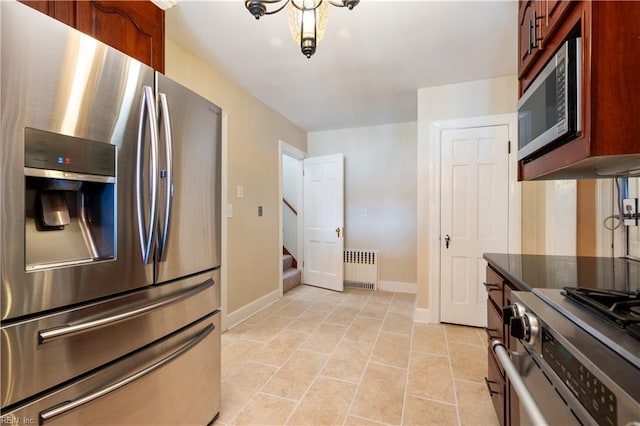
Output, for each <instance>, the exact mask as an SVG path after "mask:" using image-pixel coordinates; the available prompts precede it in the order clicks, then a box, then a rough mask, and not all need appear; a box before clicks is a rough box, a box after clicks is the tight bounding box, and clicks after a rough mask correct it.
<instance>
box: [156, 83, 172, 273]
mask: <svg viewBox="0 0 640 426" xmlns="http://www.w3.org/2000/svg"><path fill="white" fill-rule="evenodd" d="M158 98H159V99H158V100H159V103H158V105H159V108H160V113H161V115H160V125H161V126H164V149H165V153H166V155H165V158H166V161H167V164H166V170H165V173H164V178H165V179H166V183H165V194H166V195H165V205H164V223H163V224H162V231H161V232H162V234H161V235H160V256H159V258H160V261H161V262H162V261H164V260H166V257H167V250H166V248H167V239H168V236H169V224H170V222H171V207H172V206H173V151H172V149H171V148H172V145H173V140H172V138H171V116H170V114H169V102H167V95H166V94H164V93H159V94H158Z"/></svg>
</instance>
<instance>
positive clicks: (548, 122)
mask: <svg viewBox="0 0 640 426" xmlns="http://www.w3.org/2000/svg"><path fill="white" fill-rule="evenodd" d="M581 59H582V39H581V38H575V39H571V40H567V41H566V42H565V43H564V44H563V45H562V46H561V47H560V49H559V50H558V52H557V53H556V54H555V55H554V56H553V57H552V58H551V60H550V61H549V62H548V63H547V65H546V66H545V67H544V69H543V70H542V71H541V72H540V74H539V75H538V76H537V77H536V78H535V80H534V81H533V82H532V83H531V85H530V86H529V87H528V88H527V90H526V91H525V92H524V94H523V95H522V97H521V98H520V100H519V101H518V160H525V161H526V159H531V158H535V157H537V156H539V155H541V154H544V153H545V152H548V151H549V150H551V149H553V148H555V147H557V146H558V145H561V144H562V143H565V142H567V141H569V140H571V139H574V138H575V137H576V136H578V135H580V132H581V130H582V122H581V120H582V119H581V116H582V102H581V98H582V90H581V88H582V60H581Z"/></svg>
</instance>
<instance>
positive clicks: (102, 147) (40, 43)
mask: <svg viewBox="0 0 640 426" xmlns="http://www.w3.org/2000/svg"><path fill="white" fill-rule="evenodd" d="M0 15H1V16H0V20H1V24H0V25H1V26H0V34H1V35H0V55H1V71H0V80H1V86H0V98H1V104H0V105H1V106H0V107H1V111H0V114H1V122H2V133H1V137H2V140H1V141H0V142H1V149H0V155H1V156H2V157H0V162H1V167H2V168H1V170H0V190H1V194H0V214H1V226H0V244H1V245H0V248H1V250H2V251H1V253H0V268H1V280H2V281H1V283H0V297H1V299H0V302H1V317H0V320H1V324H0V350H1V354H0V355H1V358H0V367H1V371H0V375H1V395H0V399H1V404H2V405H1V406H2V417H0V423H7V422H12V423H14V424H15V423H16V422H19V423H20V424H27V423H31V424H65V425H68V424H83V425H85V424H108V425H116V424H123V425H136V424H139V425H142V424H145V425H150V424H153V425H157V424H180V425H187V424H197V425H204V424H208V423H209V422H212V421H213V420H214V419H215V418H216V417H217V415H218V413H219V411H220V313H219V312H220V311H219V309H220V272H219V271H220V221H221V216H220V134H221V133H220V124H221V119H220V109H219V108H218V107H216V106H215V105H213V104H211V103H210V102H208V101H207V100H205V99H203V98H202V97H200V96H198V95H197V94H195V93H193V92H191V91H189V90H187V89H185V88H184V87H182V86H180V85H179V84H177V83H175V82H173V81H171V80H169V79H168V78H166V77H165V76H163V75H161V74H158V73H156V72H154V71H153V70H152V69H151V68H149V67H147V66H145V65H143V64H141V63H140V62H138V61H136V60H134V59H132V58H130V57H128V56H126V55H124V54H122V53H120V52H118V51H116V50H114V49H111V48H109V47H108V46H106V45H104V44H102V43H100V42H98V41H96V40H94V39H92V38H91V37H88V36H86V35H84V34H82V33H80V32H78V31H76V30H74V29H71V28H69V27H67V26H66V25H64V24H62V23H59V22H57V21H55V20H53V19H51V18H49V17H47V16H45V15H42V14H40V13H38V12H36V11H34V10H32V9H31V8H29V7H26V6H24V5H22V4H20V3H17V2H0Z"/></svg>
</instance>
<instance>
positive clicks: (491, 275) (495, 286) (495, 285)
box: [485, 266, 504, 308]
mask: <svg viewBox="0 0 640 426" xmlns="http://www.w3.org/2000/svg"><path fill="white" fill-rule="evenodd" d="M485 288H486V289H487V293H488V297H489V300H491V301H492V302H493V303H494V304H495V305H496V307H498V308H502V305H503V299H502V297H503V296H502V294H503V291H504V281H503V280H502V277H501V276H500V275H498V274H497V273H496V272H495V271H494V270H493V269H491V268H490V267H488V266H487V281H486V283H485Z"/></svg>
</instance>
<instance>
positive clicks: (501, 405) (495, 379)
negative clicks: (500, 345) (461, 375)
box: [485, 350, 507, 425]
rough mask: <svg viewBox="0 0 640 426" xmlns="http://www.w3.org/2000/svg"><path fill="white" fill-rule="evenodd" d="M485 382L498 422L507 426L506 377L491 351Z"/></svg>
mask: <svg viewBox="0 0 640 426" xmlns="http://www.w3.org/2000/svg"><path fill="white" fill-rule="evenodd" d="M485 382H486V384H487V389H488V391H489V395H490V396H491V402H492V403H493V408H495V410H496V415H497V416H498V422H499V423H500V424H501V425H504V424H507V423H506V420H507V416H506V415H505V414H506V412H505V401H506V398H505V389H506V387H505V383H504V377H503V376H502V372H501V371H500V368H499V367H498V362H497V361H496V359H495V357H494V355H493V352H492V351H491V350H489V357H488V365H487V377H485Z"/></svg>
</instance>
